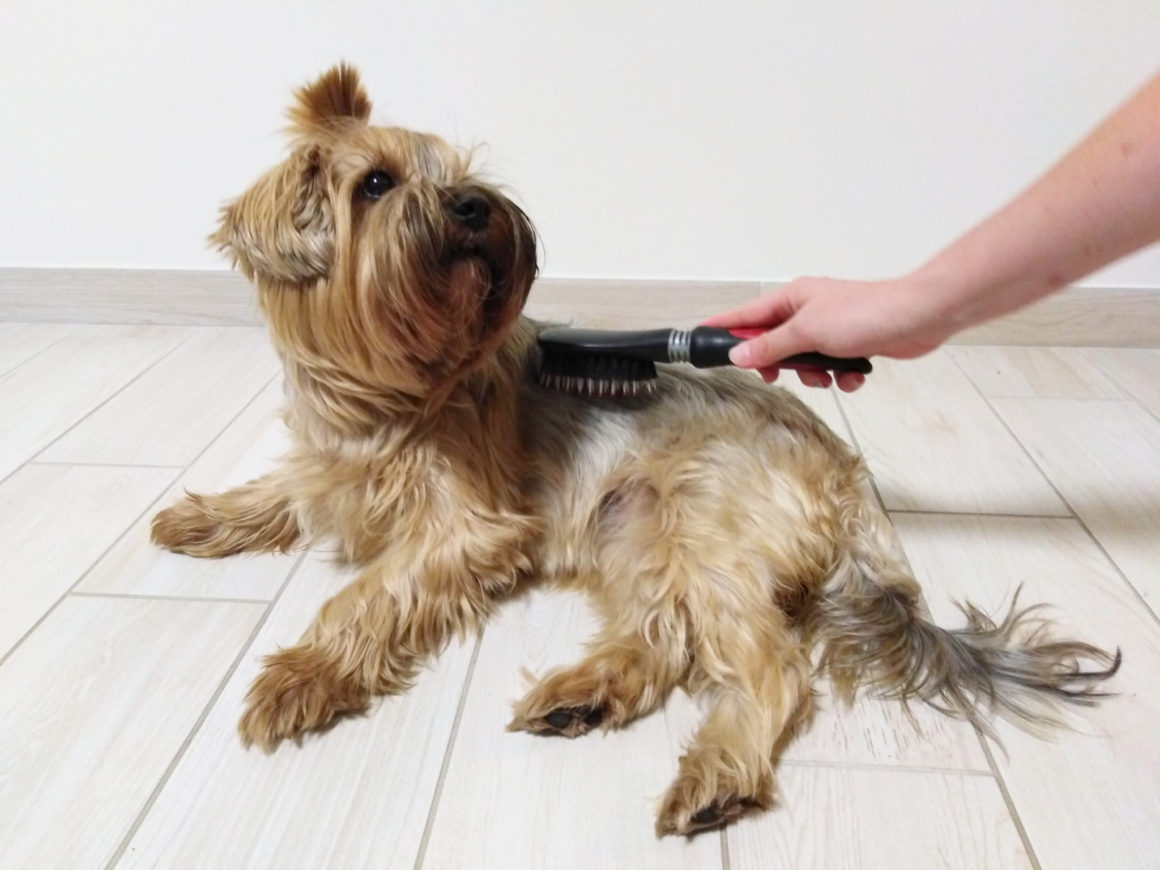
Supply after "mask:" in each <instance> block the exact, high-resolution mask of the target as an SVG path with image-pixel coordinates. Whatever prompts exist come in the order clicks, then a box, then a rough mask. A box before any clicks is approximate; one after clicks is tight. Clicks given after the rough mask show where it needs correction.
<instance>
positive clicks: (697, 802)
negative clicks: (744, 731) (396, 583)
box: [656, 752, 773, 837]
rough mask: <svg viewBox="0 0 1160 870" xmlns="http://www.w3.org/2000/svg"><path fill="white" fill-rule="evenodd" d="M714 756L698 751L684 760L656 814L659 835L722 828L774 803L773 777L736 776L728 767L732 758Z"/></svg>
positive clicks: (689, 833)
mask: <svg viewBox="0 0 1160 870" xmlns="http://www.w3.org/2000/svg"><path fill="white" fill-rule="evenodd" d="M715 756H717V753H712V752H710V753H697V754H696V755H694V756H692V757H690V756H686V757H685V758H682V759H681V773H680V775H679V776H678V777H677V779H676V781H675V782H674V783H673V784H672V785H671V786H669V790H668V792H667V793H666V794H665V796H664V799H663V800H662V801H661V808H660V812H659V813H658V814H657V825H656V832H657V836H658V837H663V836H665V835H667V834H681V835H684V836H689V835H691V834H696V833H698V832H700V831H707V830H710V829H712V828H720V827H723V826H725V825H728V824H729V823H730V822H733V821H735V820H736V819H738V818H740V817H741V816H743V815H745V814H746V813H749V812H753V811H757V810H765V809H769V807H771V806H772V805H773V778H772V776H769V775H766V774H760V775H758V776H756V777H753V776H745V777H741V776H737V775H736V774H735V773H734V771H732V770H730V769H729V764H730V761H731V760H726V759H724V758H720V757H715ZM722 761H724V762H725V763H724V764H722V763H721V762H722ZM742 780H747V781H748V782H743V781H742Z"/></svg>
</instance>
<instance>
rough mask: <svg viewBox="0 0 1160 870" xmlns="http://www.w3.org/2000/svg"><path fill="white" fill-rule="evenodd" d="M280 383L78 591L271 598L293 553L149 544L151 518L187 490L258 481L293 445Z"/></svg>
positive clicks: (242, 416)
mask: <svg viewBox="0 0 1160 870" xmlns="http://www.w3.org/2000/svg"><path fill="white" fill-rule="evenodd" d="M281 406H282V393H281V386H280V385H278V384H274V385H271V386H270V387H268V388H266V389H265V390H263V391H262V392H261V393H260V394H259V395H258V396H257V398H255V399H254V401H253V402H252V403H251V404H250V405H249V407H247V408H246V409H245V410H244V411H243V412H242V413H241V414H240V415H239V416H238V418H237V419H236V420H234V422H233V423H231V424H230V426H229V427H227V429H226V430H225V431H224V432H223V433H222V434H221V435H220V436H219V437H218V438H217V440H215V441H214V442H213V443H212V444H211V445H210V446H209V448H208V449H207V450H206V451H205V453H204V454H202V456H201V457H200V458H199V459H198V460H197V461H196V462H195V463H194V464H193V465H191V466H190V467H189V470H188V471H186V472H185V473H184V474H182V475H181V477H179V478H178V479H177V481H176V482H175V483H174V484H173V485H172V486H170V487H169V489H168V490H167V491H166V492H165V494H164V495H162V496H161V498H159V499H158V500H157V504H156V505H155V506H154V508H153V509H151V510H149V511H148V512H146V514H145V515H144V516H142V517H141V518H140V519H139V520H138V521H137V522H136V523H134V524H133V526H132V527H131V528H130V529H129V531H128V532H126V533H125V535H124V537H123V538H121V540H119V541H118V542H117V544H116V546H114V547H113V549H111V550H110V551H109V552H108V553H107V554H106V555H105V557H104V558H102V559H101V561H100V562H98V563H97V564H96V565H95V566H93V569H92V571H90V572H89V574H88V576H87V577H85V579H84V581H83V582H82V583H81V584H80V586H79V587H78V590H79V591H82V592H117V593H130V594H137V595H180V596H192V597H197V598H251V599H255V600H269V599H271V598H273V597H274V594H275V593H276V592H277V590H278V588H279V587H280V586H281V585H282V581H283V580H284V579H285V578H286V575H287V574H288V573H289V571H290V568H291V567H292V566H293V564H294V560H295V558H296V557H295V556H294V555H293V554H288V555H281V554H264V555H250V554H242V555H238V556H231V557H230V558H228V559H194V558H192V557H190V556H183V555H179V554H177V553H170V552H168V551H166V550H162V549H161V548H159V547H156V546H154V545H153V544H152V543H151V542H150V540H149V524H150V522H152V519H153V516H154V514H155V513H156V512H157V511H158V510H160V509H161V508H163V507H167V506H168V505H169V504H171V503H173V502H175V501H177V500H178V499H180V498H181V497H182V495H183V493H184V492H185V490H189V491H191V492H221V491H222V490H226V489H229V488H230V487H231V486H237V485H238V484H241V483H245V482H246V481H247V480H252V479H253V478H255V477H258V476H260V475H261V474H263V473H264V472H266V471H267V470H269V469H270V468H272V467H274V466H275V465H276V464H277V458H278V457H279V456H280V455H282V454H283V453H284V452H285V450H286V448H287V447H288V445H289V433H288V432H287V431H286V428H285V426H284V425H283V424H282V422H281V420H279V419H278V411H279V409H280V408H281Z"/></svg>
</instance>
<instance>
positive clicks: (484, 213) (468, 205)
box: [451, 193, 491, 230]
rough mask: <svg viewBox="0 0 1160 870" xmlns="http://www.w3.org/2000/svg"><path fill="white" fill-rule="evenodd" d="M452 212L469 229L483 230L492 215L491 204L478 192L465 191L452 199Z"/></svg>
mask: <svg viewBox="0 0 1160 870" xmlns="http://www.w3.org/2000/svg"><path fill="white" fill-rule="evenodd" d="M451 214H452V215H454V216H455V219H456V220H457V221H459V222H460V223H461V224H463V225H464V226H465V227H467V228H468V229H472V230H482V229H483V228H484V227H486V226H487V219H488V218H489V217H490V216H491V204H490V203H489V202H488V201H487V200H486V199H484V198H483V197H482V196H480V195H479V194H478V193H464V194H460V195H459V196H457V197H455V199H454V200H452V201H451Z"/></svg>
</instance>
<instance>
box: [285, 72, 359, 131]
mask: <svg viewBox="0 0 1160 870" xmlns="http://www.w3.org/2000/svg"><path fill="white" fill-rule="evenodd" d="M286 114H287V115H288V116H289V118H290V124H291V128H290V129H291V131H292V132H294V133H296V134H298V135H304V134H305V135H310V134H311V133H317V132H321V131H325V130H326V129H327V128H330V127H333V126H336V125H340V124H342V123H344V122H349V121H357V122H360V123H366V121H367V119H368V118H370V116H371V101H370V99H369V98H368V97H367V92H366V91H365V90H363V86H362V82H361V81H360V80H359V74H358V70H356V69H355V68H354V67H353V66H351V65H350V64H347V63H340V64H338V66H334V67H331V68H330V69H328V70H327V71H326V72H324V73H323V74H322V75H321V76H319V77H318V78H317V79H315V80H314V81H313V82H311V83H310V84H308V85H306V86H305V87H302V88H299V89H298V90H297V91H295V92H294V105H293V106H291V107H290V109H289V110H288V111H287V113H286Z"/></svg>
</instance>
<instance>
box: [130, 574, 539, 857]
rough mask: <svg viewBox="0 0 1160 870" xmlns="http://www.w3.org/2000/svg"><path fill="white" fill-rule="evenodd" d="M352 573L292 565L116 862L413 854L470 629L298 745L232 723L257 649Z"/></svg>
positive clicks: (297, 624) (275, 641)
mask: <svg viewBox="0 0 1160 870" xmlns="http://www.w3.org/2000/svg"><path fill="white" fill-rule="evenodd" d="M349 579H351V575H350V574H349V573H347V572H343V571H339V570H338V569H336V568H335V567H334V566H333V565H331V564H329V563H328V561H327V559H326V557H325V555H323V554H318V555H312V556H310V557H309V558H308V560H307V561H306V562H305V563H304V564H303V566H302V568H301V569H300V570H299V571H298V573H296V574H295V576H294V577H293V578H292V579H291V581H290V583H289V585H288V586H287V588H286V591H285V592H284V593H283V595H282V597H281V598H280V599H279V601H278V603H277V604H276V605H275V607H274V609H273V611H272V613H271V615H270V618H269V620H268V621H267V622H266V624H265V625H264V626H263V627H262V630H261V631H260V632H259V634H258V637H257V638H256V639H255V641H254V643H253V644H252V645H251V647H250V651H249V653H248V654H247V656H246V659H245V661H244V662H243V663H242V664H241V665H240V666H239V667H238V670H237V671H236V672H235V674H234V675H233V678H232V679H231V680H230V682H229V683H228V684H227V686H226V688H225V689H224V690H223V692H222V695H221V697H220V698H219V699H218V701H217V703H216V704H215V705H214V707H213V710H212V711H211V712H210V714H209V716H208V717H207V718H206V720H205V723H204V724H203V725H202V727H201V729H200V730H199V732H198V735H197V737H196V738H195V739H194V740H193V742H192V743H191V744H190V746H189V749H188V750H187V751H186V753H185V755H184V756H183V757H182V760H181V761H180V763H179V764H178V765H177V767H176V768H175V770H174V772H173V775H172V776H171V777H170V779H169V781H168V783H167V784H166V786H165V788H164V789H163V790H162V791H161V793H160V795H159V796H158V798H157V801H156V803H155V804H154V805H153V807H152V809H151V810H150V812H149V813H148V815H147V816H146V818H145V820H144V822H143V823H142V825H141V827H140V829H139V830H138V831H137V833H136V835H135V836H134V837H133V839H132V841H131V843H130V844H129V847H128V848H127V849H126V851H125V853H124V856H123V858H122V860H121V861H120V863H119V865H118V866H119V867H156V866H159V865H164V866H179V867H180V866H188V867H344V868H345V867H375V868H390V870H393V868H407V870H410V868H411V867H412V866H413V865H414V863H415V858H416V855H417V853H418V849H419V843H420V839H421V837H422V833H423V828H424V824H425V822H426V819H427V811H428V808H429V805H430V802H431V798H432V795H433V794H434V792H435V787H436V782H437V779H438V776H439V771H440V766H441V764H442V761H443V757H444V753H445V751H446V748H447V743H448V739H449V737H450V734H451V729H452V725H453V722H454V720H455V712H456V707H457V705H458V703H459V698H460V696H461V694H462V690H463V683H464V680H465V678H466V675H467V671H468V665H469V663H470V659H471V652H472V647H473V643H471V642H468V643H467V644H465V645H460V644H453V645H452V647H451V649H449V650H447V651H446V652H445V653H444V654H443V655H442V656H441V657H439V659H438V660H437V661H436V662H435V663H434V665H433V667H432V668H431V669H430V670H428V671H427V672H424V673H423V674H421V676H420V677H419V679H418V682H417V685H416V686H415V687H414V688H412V689H411V690H410V691H409V692H407V693H405V694H404V695H401V696H397V697H390V698H385V699H383V700H382V701H381V702H379V703H378V704H376V706H375V707H374V708H372V710H371V711H370V712H369V713H368V714H367V715H366V716H362V717H358V718H354V719H346V720H343V721H341V722H339V723H338V724H337V725H336V726H335V727H334V728H332V729H330V730H329V731H327V732H326V733H324V734H321V735H314V736H310V737H307V738H305V739H304V740H303V742H302V745H301V746H295V745H294V744H293V743H289V744H283V745H282V746H281V747H279V748H278V750H277V751H276V752H274V753H273V754H272V755H267V754H264V753H262V752H260V751H258V750H256V749H254V750H250V751H246V750H245V749H243V748H242V745H241V743H240V742H239V740H238V736H237V731H236V730H235V729H236V726H237V721H238V719H239V717H240V716H241V714H242V710H243V696H244V694H245V692H246V690H247V689H248V688H249V684H250V682H251V681H252V679H253V678H254V676H256V674H257V672H258V668H259V657H260V656H261V655H265V654H267V653H270V652H273V651H274V650H275V649H277V647H278V646H280V645H281V646H287V645H289V644H291V643H293V642H294V641H296V640H297V639H298V637H299V636H300V635H301V633H302V631H303V630H305V628H306V626H307V625H308V624H309V623H310V621H311V619H312V618H313V617H314V615H315V613H316V612H317V610H318V608H319V607H320V606H321V605H322V603H323V602H324V601H325V600H326V599H327V598H328V597H329V596H330V595H332V594H333V593H335V592H337V591H338V590H339V589H340V588H341V587H342V586H343V585H344V584H345V583H346V582H347V581H348V580H349ZM491 724H492V727H498V726H497V724H496V723H491ZM470 727H479V725H478V723H473V724H472V725H471V726H470ZM490 799H491V800H493V801H496V803H497V804H499V803H501V802H502V800H503V797H502V796H496V795H492V796H490ZM479 809H482V808H479ZM509 866H518V865H509Z"/></svg>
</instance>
